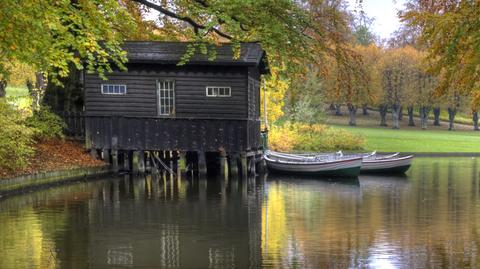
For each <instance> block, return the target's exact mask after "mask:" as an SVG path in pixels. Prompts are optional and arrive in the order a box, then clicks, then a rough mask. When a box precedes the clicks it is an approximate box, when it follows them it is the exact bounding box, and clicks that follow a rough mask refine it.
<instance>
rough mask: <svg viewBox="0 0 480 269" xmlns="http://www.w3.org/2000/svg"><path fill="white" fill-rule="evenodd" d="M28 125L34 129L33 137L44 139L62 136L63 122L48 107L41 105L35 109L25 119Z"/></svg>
mask: <svg viewBox="0 0 480 269" xmlns="http://www.w3.org/2000/svg"><path fill="white" fill-rule="evenodd" d="M25 123H26V125H27V126H28V127H31V128H34V129H35V134H34V136H35V139H37V140H46V139H51V138H63V129H64V127H65V123H64V122H63V120H62V119H61V118H60V117H59V116H58V115H56V114H54V113H52V112H51V111H50V109H49V108H48V107H41V108H40V109H39V110H35V111H34V112H33V114H32V116H30V117H28V118H27V119H26V121H25Z"/></svg>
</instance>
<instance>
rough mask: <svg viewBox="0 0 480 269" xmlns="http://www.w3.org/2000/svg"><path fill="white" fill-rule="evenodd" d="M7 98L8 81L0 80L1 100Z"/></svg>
mask: <svg viewBox="0 0 480 269" xmlns="http://www.w3.org/2000/svg"><path fill="white" fill-rule="evenodd" d="M5 96H7V81H6V80H4V79H0V98H1V97H5Z"/></svg>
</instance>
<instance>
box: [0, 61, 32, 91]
mask: <svg viewBox="0 0 480 269" xmlns="http://www.w3.org/2000/svg"><path fill="white" fill-rule="evenodd" d="M6 67H7V69H8V71H9V73H10V76H9V77H8V79H7V82H8V85H9V86H16V87H25V86H26V85H27V80H30V81H35V69H34V68H33V67H32V66H29V65H26V64H22V63H19V62H14V63H9V64H6Z"/></svg>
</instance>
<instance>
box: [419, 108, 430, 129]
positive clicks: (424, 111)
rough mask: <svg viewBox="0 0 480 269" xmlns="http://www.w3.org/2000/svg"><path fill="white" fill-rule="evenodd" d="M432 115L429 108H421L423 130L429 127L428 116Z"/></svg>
mask: <svg viewBox="0 0 480 269" xmlns="http://www.w3.org/2000/svg"><path fill="white" fill-rule="evenodd" d="M429 113H430V108H429V107H428V106H421V107H420V126H421V127H422V129H423V130H425V129H427V127H428V114H429Z"/></svg>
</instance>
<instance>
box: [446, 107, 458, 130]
mask: <svg viewBox="0 0 480 269" xmlns="http://www.w3.org/2000/svg"><path fill="white" fill-rule="evenodd" d="M456 114H457V109H456V108H451V107H449V108H448V130H449V131H453V130H455V125H454V121H455V115H456Z"/></svg>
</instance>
